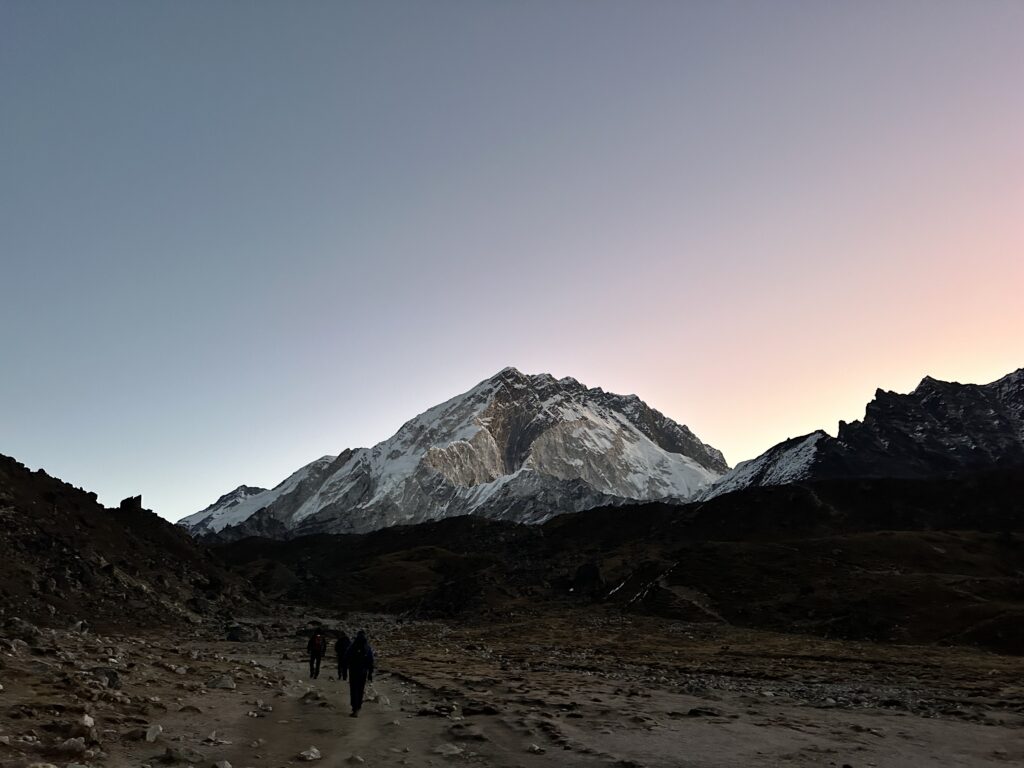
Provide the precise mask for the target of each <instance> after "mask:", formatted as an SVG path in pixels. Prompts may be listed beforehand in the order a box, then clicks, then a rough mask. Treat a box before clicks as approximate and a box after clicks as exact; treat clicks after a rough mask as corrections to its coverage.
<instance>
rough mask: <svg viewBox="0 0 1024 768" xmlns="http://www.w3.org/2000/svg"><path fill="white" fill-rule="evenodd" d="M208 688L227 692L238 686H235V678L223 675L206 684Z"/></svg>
mask: <svg viewBox="0 0 1024 768" xmlns="http://www.w3.org/2000/svg"><path fill="white" fill-rule="evenodd" d="M206 687H207V688H223V689H224V690H226V691H233V690H235V688H237V687H238V686H237V685H235V678H233V677H232V676H231V675H221V676H220V677H215V678H213V679H212V680H211V681H210V682H208V683H207V684H206Z"/></svg>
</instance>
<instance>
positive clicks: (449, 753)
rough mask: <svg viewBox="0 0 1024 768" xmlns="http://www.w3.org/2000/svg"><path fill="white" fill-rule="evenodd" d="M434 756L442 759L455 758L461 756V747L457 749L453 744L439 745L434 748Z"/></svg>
mask: <svg viewBox="0 0 1024 768" xmlns="http://www.w3.org/2000/svg"><path fill="white" fill-rule="evenodd" d="M434 754H435V755H441V756H442V757H455V755H461V754H462V747H457V746H455V745H454V744H441V745H439V746H437V747H434Z"/></svg>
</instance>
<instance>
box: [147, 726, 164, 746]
mask: <svg viewBox="0 0 1024 768" xmlns="http://www.w3.org/2000/svg"><path fill="white" fill-rule="evenodd" d="M163 732H164V727H163V726H162V725H156V724H153V725H151V726H149V729H148V730H147V731H146V741H147V742H148V743H149V744H152V743H153V742H154V741H156V740H157V739H159V738H160V734H161V733H163Z"/></svg>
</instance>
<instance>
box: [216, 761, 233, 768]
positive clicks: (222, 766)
mask: <svg viewBox="0 0 1024 768" xmlns="http://www.w3.org/2000/svg"><path fill="white" fill-rule="evenodd" d="M213 768H231V763H229V762H228V761H227V760H218V761H217V762H216V763H214V764H213Z"/></svg>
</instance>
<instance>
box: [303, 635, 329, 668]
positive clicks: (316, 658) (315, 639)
mask: <svg viewBox="0 0 1024 768" xmlns="http://www.w3.org/2000/svg"><path fill="white" fill-rule="evenodd" d="M306 652H307V653H308V654H309V677H310V679H312V680H315V679H316V678H318V677H320V662H321V661H322V660H323V658H324V656H325V655H326V654H327V638H326V637H324V630H323V627H317V628H316V629H314V630H313V635H312V636H311V637H310V638H309V642H308V643H306Z"/></svg>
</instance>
